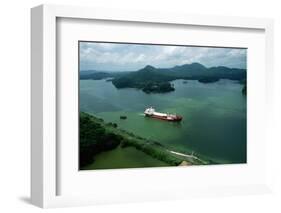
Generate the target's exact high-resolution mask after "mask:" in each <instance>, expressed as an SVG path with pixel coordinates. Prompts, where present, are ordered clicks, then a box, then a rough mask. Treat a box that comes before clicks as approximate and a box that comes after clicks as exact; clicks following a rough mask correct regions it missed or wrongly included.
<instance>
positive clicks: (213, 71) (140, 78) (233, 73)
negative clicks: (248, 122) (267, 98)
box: [80, 63, 247, 93]
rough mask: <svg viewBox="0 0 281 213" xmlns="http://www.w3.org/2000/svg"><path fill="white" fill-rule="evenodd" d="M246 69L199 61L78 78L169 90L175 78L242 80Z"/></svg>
mask: <svg viewBox="0 0 281 213" xmlns="http://www.w3.org/2000/svg"><path fill="white" fill-rule="evenodd" d="M246 75H247V74H246V69H238V68H229V67H225V66H218V67H210V68H207V67H205V66H204V65H202V64H200V63H191V64H183V65H177V66H174V67H171V68H156V67H153V66H151V65H146V66H145V67H144V68H142V69H139V70H137V71H134V72H95V73H91V74H88V75H80V79H95V80H99V79H103V78H114V79H113V80H112V84H113V85H114V86H115V87H116V88H138V89H142V90H143V91H144V92H148V93H150V92H169V91H173V90H174V88H173V86H172V85H171V84H170V81H173V80H176V79H186V80H198V81H200V82H202V83H211V82H215V81H218V80H219V79H222V78H223V79H230V80H238V81H241V80H244V79H246Z"/></svg>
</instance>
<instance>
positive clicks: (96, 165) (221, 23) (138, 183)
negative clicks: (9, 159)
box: [31, 5, 273, 207]
mask: <svg viewBox="0 0 281 213" xmlns="http://www.w3.org/2000/svg"><path fill="white" fill-rule="evenodd" d="M31 21H32V38H31V39H32V147H31V153H32V163H31V167H32V175H31V176H32V188H31V198H32V203H34V204H35V205H38V206H41V207H56V206H72V205H86V204H97V203H116V202H138V201H143V200H165V199H177V198H186V197H194V196H206V195H209V196H213V195H228V194H251V193H263V192H269V191H270V189H269V187H270V183H269V181H268V180H269V179H270V172H269V170H268V161H267V160H266V152H265V149H266V147H267V146H268V145H269V143H270V136H269V135H270V126H271V122H270V119H271V115H270V113H267V112H270V108H271V107H272V103H271V102H272V101H271V100H272V98H271V93H270V91H271V90H272V78H273V73H272V70H273V68H272V66H273V65H272V64H273V63H272V47H273V41H272V30H273V24H272V20H269V19H255V18H236V17H223V18H221V17H215V16H194V15H192V16H191V15H186V14H161V13H149V12H142V11H121V10H120V11H118V10H101V9H95V8H82V7H81V8H79V7H66V6H52V5H43V6H39V7H36V8H33V9H32V20H31ZM233 177H235V179H234V178H233ZM121 194H122V196H120V195H121Z"/></svg>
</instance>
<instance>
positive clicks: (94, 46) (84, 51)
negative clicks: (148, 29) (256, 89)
mask: <svg viewBox="0 0 281 213" xmlns="http://www.w3.org/2000/svg"><path fill="white" fill-rule="evenodd" d="M246 56H247V50H246V49H233V48H211V47H188V46H164V45H139V44H113V43H94V42H80V70H108V71H135V70H138V69H141V68H143V67H145V66H146V65H152V66H154V67H157V68H169V67H173V66H175V65H182V64H189V63H193V62H199V63H201V64H203V65H204V66H206V67H213V66H227V67H230V68H246V64H247V62H246V61H247V60H246Z"/></svg>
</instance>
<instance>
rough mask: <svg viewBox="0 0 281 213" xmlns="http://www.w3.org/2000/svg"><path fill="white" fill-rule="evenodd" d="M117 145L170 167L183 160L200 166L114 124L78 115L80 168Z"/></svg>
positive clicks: (192, 160)
mask: <svg viewBox="0 0 281 213" xmlns="http://www.w3.org/2000/svg"><path fill="white" fill-rule="evenodd" d="M119 145H120V146H121V147H122V148H126V147H135V148H136V149H138V150H140V151H142V152H144V153H146V154H147V155H149V156H151V157H153V158H155V159H158V160H161V161H163V162H166V163H168V164H169V165H171V166H177V165H179V164H180V163H181V162H182V161H183V160H185V161H188V162H189V163H190V164H202V162H199V161H196V159H187V158H185V157H182V156H177V155H174V154H172V153H170V152H169V151H168V150H167V148H166V147H164V146H163V145H162V144H160V143H159V142H156V141H151V140H148V139H145V138H142V137H140V136H137V135H134V134H133V133H130V132H127V131H125V130H122V129H119V128H118V126H117V124H115V123H105V122H103V120H102V119H98V118H96V117H94V116H92V115H89V114H87V113H84V112H81V113H80V153H79V156H80V161H79V165H80V168H81V167H83V166H85V165H87V164H90V163H92V162H94V158H95V155H97V154H98V153H100V152H103V151H107V150H112V149H115V148H116V147H118V146H119Z"/></svg>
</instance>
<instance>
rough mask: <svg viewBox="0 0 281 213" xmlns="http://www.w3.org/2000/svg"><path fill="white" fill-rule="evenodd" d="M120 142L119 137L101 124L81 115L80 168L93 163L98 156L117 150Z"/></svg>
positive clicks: (85, 115) (83, 114)
mask: <svg viewBox="0 0 281 213" xmlns="http://www.w3.org/2000/svg"><path fill="white" fill-rule="evenodd" d="M115 125H116V124H115ZM115 125H114V124H112V126H115ZM115 127H116V126H115ZM120 141H121V138H120V137H119V136H118V135H116V134H113V133H112V132H107V131H106V129H105V128H104V127H103V126H102V125H101V124H99V123H97V122H93V121H92V120H91V119H90V116H88V115H87V114H85V113H80V161H79V165H80V167H82V166H85V165H87V164H89V163H91V162H93V161H94V156H95V155H96V154H98V153H100V152H103V151H107V150H111V149H114V148H116V147H117V146H118V145H119V144H120Z"/></svg>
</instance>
